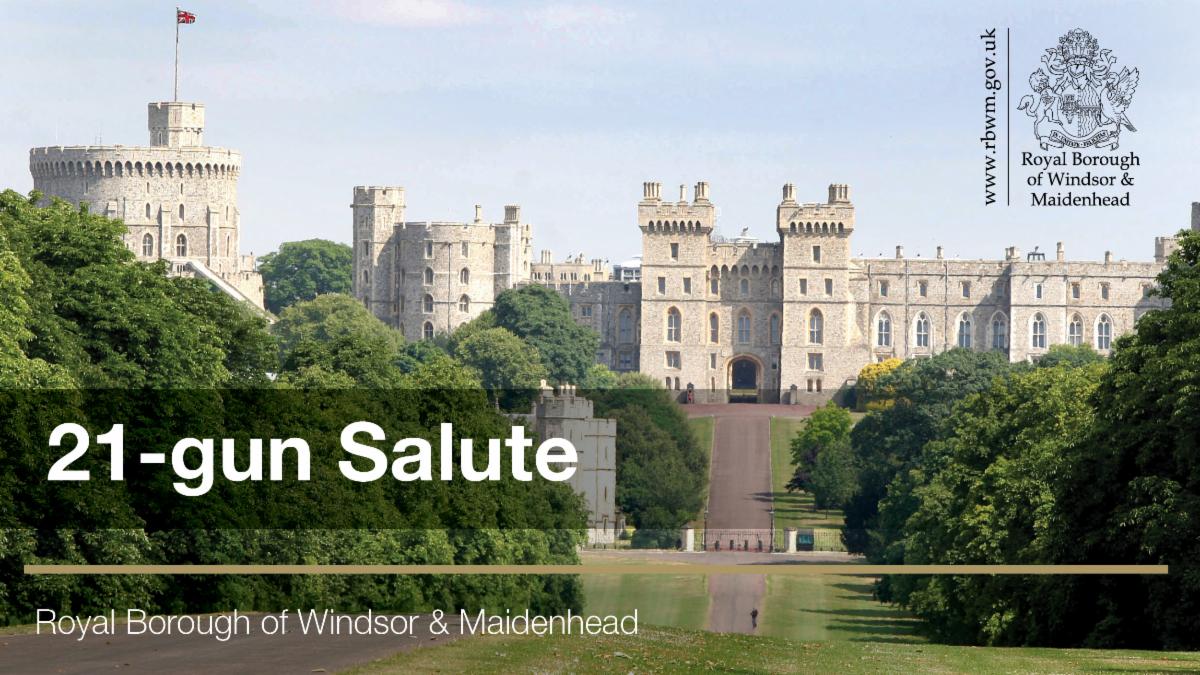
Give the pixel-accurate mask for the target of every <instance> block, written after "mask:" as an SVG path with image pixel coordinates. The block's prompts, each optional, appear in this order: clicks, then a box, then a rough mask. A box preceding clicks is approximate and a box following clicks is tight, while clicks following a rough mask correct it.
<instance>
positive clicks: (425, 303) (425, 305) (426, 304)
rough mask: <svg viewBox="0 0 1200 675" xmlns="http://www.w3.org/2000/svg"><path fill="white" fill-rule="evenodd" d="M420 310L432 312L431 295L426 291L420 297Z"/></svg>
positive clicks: (427, 312)
mask: <svg viewBox="0 0 1200 675" xmlns="http://www.w3.org/2000/svg"><path fill="white" fill-rule="evenodd" d="M421 311H423V312H425V313H426V314H433V296H432V295H430V294H428V293H426V294H425V297H424V298H421Z"/></svg>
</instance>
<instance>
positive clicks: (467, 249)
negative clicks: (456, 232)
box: [462, 241, 471, 258]
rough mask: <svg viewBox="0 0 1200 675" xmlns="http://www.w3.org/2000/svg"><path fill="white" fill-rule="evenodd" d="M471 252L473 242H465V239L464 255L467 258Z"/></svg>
mask: <svg viewBox="0 0 1200 675" xmlns="http://www.w3.org/2000/svg"><path fill="white" fill-rule="evenodd" d="M470 254H471V244H469V243H467V242H465V241H464V242H463V243H462V256H463V257H464V258H466V257H467V256H469V255H470Z"/></svg>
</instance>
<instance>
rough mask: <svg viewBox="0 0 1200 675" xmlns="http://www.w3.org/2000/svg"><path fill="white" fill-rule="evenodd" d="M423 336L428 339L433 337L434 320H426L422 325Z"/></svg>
mask: <svg viewBox="0 0 1200 675" xmlns="http://www.w3.org/2000/svg"><path fill="white" fill-rule="evenodd" d="M421 337H423V338H425V339H426V340H432V339H433V322H432V321H426V322H425V325H424V326H422V327H421Z"/></svg>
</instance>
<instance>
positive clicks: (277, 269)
mask: <svg viewBox="0 0 1200 675" xmlns="http://www.w3.org/2000/svg"><path fill="white" fill-rule="evenodd" d="M353 268H354V251H353V250H352V249H351V248H350V247H349V246H346V245H345V244H339V243H336V242H332V241H328V240H325V239H306V240H304V241H288V242H284V243H283V244H282V245H280V247H279V250H278V251H277V252H274V253H268V254H266V255H264V256H263V257H261V258H259V261H258V271H259V273H261V274H262V277H263V291H264V295H265V304H266V306H267V309H268V310H270V311H272V312H274V313H275V314H278V313H280V312H282V311H283V310H284V309H285V308H287V307H291V306H292V305H294V304H296V303H297V302H300V301H302V300H312V299H313V298H316V297H317V296H318V295H325V294H326V293H345V294H349V293H350V291H351V288H352V286H353V284H352V279H351V274H352V272H353Z"/></svg>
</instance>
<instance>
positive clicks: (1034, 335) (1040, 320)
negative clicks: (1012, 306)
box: [1029, 314, 1046, 349]
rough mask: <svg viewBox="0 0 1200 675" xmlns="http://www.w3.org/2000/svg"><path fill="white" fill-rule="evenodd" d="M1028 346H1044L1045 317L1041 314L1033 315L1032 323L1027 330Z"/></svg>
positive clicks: (1038, 347) (1037, 347)
mask: <svg viewBox="0 0 1200 675" xmlns="http://www.w3.org/2000/svg"><path fill="white" fill-rule="evenodd" d="M1029 335H1030V340H1029V346H1030V347H1032V348H1033V349H1045V348H1046V318H1045V317H1044V316H1042V315H1041V314H1034V315H1033V323H1032V324H1031V325H1030V330H1029Z"/></svg>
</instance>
